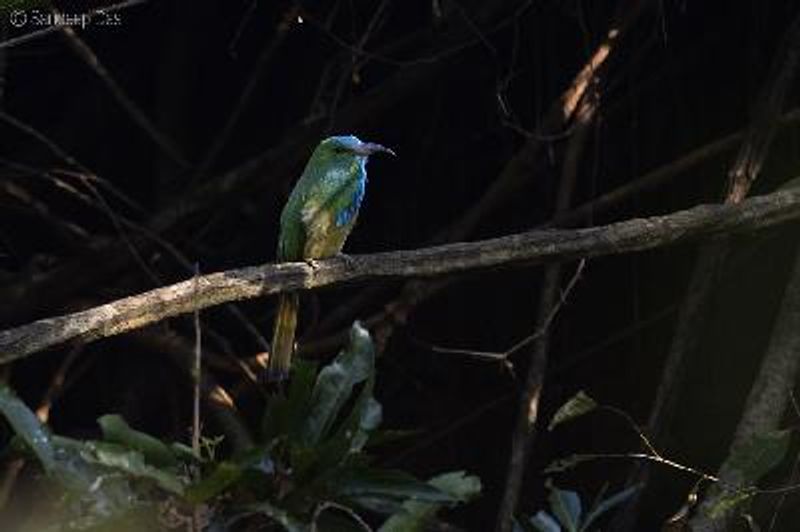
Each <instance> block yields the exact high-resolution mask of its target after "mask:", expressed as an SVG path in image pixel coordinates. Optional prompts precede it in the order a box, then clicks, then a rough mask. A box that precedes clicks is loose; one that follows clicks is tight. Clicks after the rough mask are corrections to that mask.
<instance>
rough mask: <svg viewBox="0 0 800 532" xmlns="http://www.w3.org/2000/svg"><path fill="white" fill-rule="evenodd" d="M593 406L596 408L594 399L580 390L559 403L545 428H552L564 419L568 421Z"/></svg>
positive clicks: (592, 408) (589, 410) (591, 408)
mask: <svg viewBox="0 0 800 532" xmlns="http://www.w3.org/2000/svg"><path fill="white" fill-rule="evenodd" d="M595 408H597V403H596V402H595V400H594V399H592V398H591V397H589V396H588V395H586V393H585V392H584V391H583V390H581V391H579V392H578V393H576V394H575V395H574V396H573V397H572V398H571V399H570V400H569V401H567V402H566V403H564V404H563V405H561V408H559V409H558V411H556V413H555V414H554V415H553V419H552V420H550V424H549V425H548V426H547V430H553V429H554V428H555V427H556V426H558V425H560V424H562V423H564V422H565V421H570V420H572V419H575V418H576V417H580V416H582V415H584V414H587V413H589V412H591V411H592V410H594V409H595Z"/></svg>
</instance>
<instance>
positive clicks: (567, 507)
mask: <svg viewBox="0 0 800 532" xmlns="http://www.w3.org/2000/svg"><path fill="white" fill-rule="evenodd" d="M547 487H548V488H550V497H549V498H548V500H549V501H550V509H551V510H552V511H553V513H555V514H556V517H558V520H559V521H561V524H562V525H564V527H565V528H566V529H567V530H568V531H569V532H578V526H579V525H580V522H581V517H582V516H583V508H582V507H581V498H580V496H579V495H578V494H577V493H575V492H574V491H569V490H562V489H559V488H557V487H555V486H554V485H553V484H552V483H551V482H549V481H548V483H547Z"/></svg>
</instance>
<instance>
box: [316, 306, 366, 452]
mask: <svg viewBox="0 0 800 532" xmlns="http://www.w3.org/2000/svg"><path fill="white" fill-rule="evenodd" d="M374 359H375V348H374V346H373V344H372V339H371V338H370V336H369V333H368V332H367V330H366V329H364V328H363V327H362V326H361V324H360V323H359V322H355V323H354V324H353V327H352V328H351V329H350V342H349V344H348V345H347V347H346V348H345V349H344V350H343V351H342V352H341V353H339V356H337V357H336V359H335V360H334V361H333V362H331V363H330V364H328V365H327V366H325V367H324V368H323V369H322V371H320V372H319V375H317V382H316V384H315V385H314V391H313V393H312V397H311V409H310V412H309V414H308V416H307V417H306V418H305V425H304V430H303V442H304V443H305V444H306V445H309V446H313V445H316V444H317V443H318V442H319V441H320V440H321V439H322V438H323V437H324V436H325V434H327V433H328V431H329V430H330V429H331V427H332V426H333V423H334V422H335V420H336V416H337V415H338V414H339V410H341V408H342V406H343V405H344V403H345V401H347V398H348V397H350V395H351V394H352V392H353V387H354V386H355V385H357V384H359V383H361V382H363V381H365V380H367V379H368V378H369V377H370V376H371V375H372V374H373V371H374Z"/></svg>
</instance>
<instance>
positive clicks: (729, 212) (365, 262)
mask: <svg viewBox="0 0 800 532" xmlns="http://www.w3.org/2000/svg"><path fill="white" fill-rule="evenodd" d="M798 219H800V188H792V189H789V190H782V191H778V192H774V193H772V194H768V195H764V196H759V197H755V198H752V199H748V200H745V201H743V202H742V203H740V204H739V205H700V206H697V207H694V208H691V209H687V210H684V211H678V212H675V213H672V214H668V215H664V216H654V217H650V218H640V219H633V220H627V221H624V222H618V223H614V224H610V225H606V226H600V227H592V228H586V229H574V230H546V231H529V232H526V233H521V234H517V235H511V236H506V237H502V238H494V239H489V240H482V241H478V242H463V243H456V244H447V245H442V246H434V247H428V248H422V249H417V250H411V251H393V252H388V253H375V254H371V255H358V256H351V257H348V258H347V259H342V258H334V259H328V260H324V261H318V262H315V263H314V264H313V265H312V264H307V263H304V262H299V263H286V264H266V265H262V266H254V267H248V268H240V269H235V270H228V271H224V272H218V273H213V274H209V275H205V276H202V277H199V278H198V279H197V281H195V280H193V279H190V280H188V281H183V282H180V283H176V284H173V285H170V286H165V287H163V288H158V289H155V290H150V291H148V292H144V293H142V294H138V295H135V296H131V297H127V298H124V299H120V300H117V301H114V302H111V303H107V304H105V305H101V306H98V307H94V308H91V309H88V310H85V311H82V312H76V313H73V314H67V315H64V316H58V317H54V318H48V319H43V320H39V321H35V322H33V323H30V324H28V325H24V326H21V327H17V328H14V329H8V330H5V331H0V363H6V362H10V361H12V360H15V359H17V358H21V357H24V356H26V355H30V354H31V353H35V352H37V351H40V350H42V349H45V348H48V347H51V346H54V345H57V344H60V343H63V342H66V341H69V340H81V341H91V340H95V339H98V338H103V337H107V336H112V335H115V334H120V333H122V332H125V331H129V330H132V329H137V328H139V327H144V326H145V325H149V324H151V323H155V322H158V321H161V320H163V319H166V318H170V317H173V316H178V315H180V314H185V313H188V312H192V311H194V310H196V309H203V308H207V307H211V306H214V305H219V304H222V303H228V302H231V301H238V300H243V299H251V298H255V297H260V296H265V295H269V294H275V293H278V292H283V291H287V290H306V289H312V288H319V287H322V286H327V285H332V284H341V283H347V282H354V281H366V280H369V279H376V278H386V277H420V276H436V275H444V274H451V273H458V272H465V271H471V270H479V269H490V268H497V267H502V266H515V265H516V266H518V265H523V264H525V265H533V264H541V263H553V262H559V261H565V260H571V259H578V258H587V257H597V256H603V255H614V254H621V253H626V252H631V251H639V250H645V249H652V248H656V247H662V246H666V245H670V244H675V243H679V242H685V241H690V240H693V239H697V238H699V237H702V236H711V235H720V234H741V233H747V232H753V231H757V230H760V229H764V228H766V227H770V226H775V225H778V224H782V223H786V222H788V221H792V220H798ZM195 282H196V283H197V285H195Z"/></svg>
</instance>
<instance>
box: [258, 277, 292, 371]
mask: <svg viewBox="0 0 800 532" xmlns="http://www.w3.org/2000/svg"><path fill="white" fill-rule="evenodd" d="M299 307H300V297H299V296H298V294H296V293H288V294H281V295H280V296H279V298H278V313H277V315H276V316H275V330H274V332H273V333H272V353H271V354H270V357H269V364H268V367H267V373H266V375H265V377H266V380H267V381H268V382H276V381H278V382H279V381H283V380H286V379H287V378H288V377H289V367H290V366H291V363H292V352H293V351H294V332H295V329H296V328H297V310H298V308H299Z"/></svg>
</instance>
